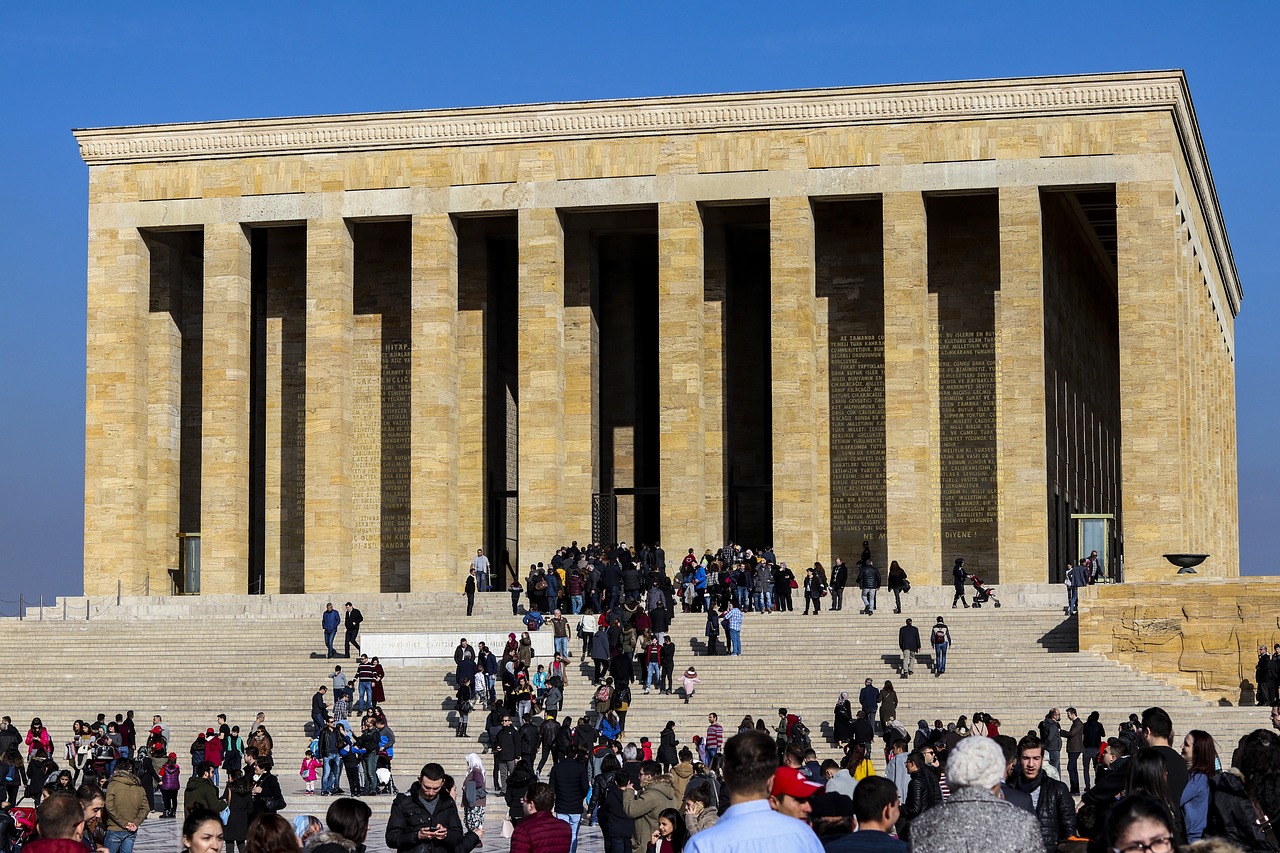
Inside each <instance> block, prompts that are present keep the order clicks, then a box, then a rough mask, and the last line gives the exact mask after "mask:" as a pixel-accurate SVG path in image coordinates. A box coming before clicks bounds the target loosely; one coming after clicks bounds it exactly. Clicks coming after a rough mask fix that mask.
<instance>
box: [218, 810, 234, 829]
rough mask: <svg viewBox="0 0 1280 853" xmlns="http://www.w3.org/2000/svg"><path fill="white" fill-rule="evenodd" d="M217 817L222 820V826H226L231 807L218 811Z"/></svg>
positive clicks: (229, 818) (229, 817)
mask: <svg viewBox="0 0 1280 853" xmlns="http://www.w3.org/2000/svg"><path fill="white" fill-rule="evenodd" d="M218 817H220V818H222V825H223V826H226V825H227V823H228V822H229V821H230V820H231V806H227V807H226V808H225V809H223V810H222V811H220V812H219V813H218Z"/></svg>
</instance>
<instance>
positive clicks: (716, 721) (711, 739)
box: [704, 714, 724, 764]
mask: <svg viewBox="0 0 1280 853" xmlns="http://www.w3.org/2000/svg"><path fill="white" fill-rule="evenodd" d="M707 723H708V725H707V739H706V741H705V742H704V746H705V747H706V750H707V763H708V764H710V763H711V759H713V758H715V757H716V754H717V753H719V752H720V748H721V747H723V746H724V726H722V725H720V717H719V716H718V715H717V714H707Z"/></svg>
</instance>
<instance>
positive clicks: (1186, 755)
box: [1178, 729, 1218, 842]
mask: <svg viewBox="0 0 1280 853" xmlns="http://www.w3.org/2000/svg"><path fill="white" fill-rule="evenodd" d="M1182 758H1183V760H1185V761H1186V762H1187V786H1186V787H1185V788H1183V789H1182V801H1181V802H1180V803H1179V804H1178V805H1179V806H1180V807H1181V809H1182V822H1183V825H1184V826H1185V827H1186V830H1187V841H1188V842H1191V841H1199V840H1200V838H1201V836H1203V835H1204V827H1205V824H1206V823H1207V822H1208V820H1209V798H1210V793H1209V780H1210V779H1211V778H1213V774H1214V773H1216V772H1218V768H1217V763H1218V749H1217V746H1216V745H1215V744H1214V742H1213V737H1212V736H1211V735H1210V734H1209V733H1208V732H1206V731H1201V730H1200V729H1192V730H1191V731H1189V732H1187V736H1186V737H1185V738H1184V739H1183V741H1182Z"/></svg>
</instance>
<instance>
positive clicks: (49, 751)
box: [27, 717, 53, 758]
mask: <svg viewBox="0 0 1280 853" xmlns="http://www.w3.org/2000/svg"><path fill="white" fill-rule="evenodd" d="M37 749H43V750H44V753H45V755H53V738H51V737H50V736H49V730H48V729H46V728H45V727H44V723H42V722H40V718H39V717H36V718H35V719H33V720H32V721H31V728H30V729H28V730H27V758H30V757H31V754H32V753H33V752H35V751H36V750H37Z"/></svg>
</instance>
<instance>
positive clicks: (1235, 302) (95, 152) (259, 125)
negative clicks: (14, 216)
mask: <svg viewBox="0 0 1280 853" xmlns="http://www.w3.org/2000/svg"><path fill="white" fill-rule="evenodd" d="M1151 110H1168V111H1170V112H1172V113H1173V115H1174V118H1175V124H1176V126H1177V129H1178V133H1179V137H1180V139H1181V142H1182V146H1183V151H1184V153H1185V155H1186V159H1187V162H1188V164H1189V166H1190V169H1191V172H1192V175H1193V176H1194V183H1195V192H1196V194H1197V197H1198V200H1199V201H1200V204H1201V208H1202V210H1204V212H1205V219H1206V221H1207V222H1208V223H1209V230H1210V232H1211V233H1210V239H1211V242H1212V243H1213V245H1214V249H1215V252H1216V254H1217V256H1218V260H1219V263H1220V264H1221V268H1222V269H1221V273H1222V279H1223V281H1224V282H1226V284H1227V287H1226V290H1227V294H1228V300H1229V301H1230V302H1231V308H1232V313H1233V314H1235V313H1238V311H1239V303H1240V297H1241V293H1240V285H1239V281H1238V278H1237V276H1236V271H1235V264H1234V260H1233V259H1232V256H1231V248H1230V245H1229V244H1228V242H1227V239H1226V229H1225V227H1224V226H1223V224H1222V218H1221V213H1220V211H1219V208H1218V204H1217V197H1216V193H1215V191H1214V188H1213V178H1212V174H1211V173H1210V171H1209V166H1208V160H1207V158H1206V157H1205V154H1204V146H1203V142H1202V140H1201V138H1200V131H1199V128H1198V126H1197V125H1196V120H1195V112H1194V110H1193V108H1192V106H1191V98H1190V94H1189V92H1188V90H1187V86H1186V79H1185V77H1184V75H1183V74H1182V72H1181V71H1155V72H1134V73H1121V74H1097V75H1079V76H1067V77H1028V78H1016V79H1008V80H976V81H961V82H949V83H928V84H908V85H896V86H874V87H859V88H841V89H807V90H797V91H786V92H755V93H744V94H729V95H692V96H679V97H664V98H639V99H632V100H614V101H582V102H572V103H552V104H521V105H514V106H503V107H476V108H466V109H445V110H423V111H415V112H392V113H365V114H356V115H333V116H308V117H298V118H274V119H247V120H239V121H218V122H193V123H183V124H160V125H142V126H137V127H105V128H90V129H82V130H77V131H75V136H76V141H77V142H78V143H79V145H80V155H81V157H83V158H84V161H85V162H86V163H88V164H89V165H91V166H97V165H109V164H117V163H165V162H174V161H183V160H208V159H227V158H239V157H256V156H281V155H299V154H324V153H342V152H353V151H383V150H403V149H414V148H437V147H447V146H464V145H494V144H502V143H515V142H520V143H529V142H555V141H565V140H584V139H615V138H620V137H636V136H659V135H680V134H689V133H726V132H734V131H745V130H788V129H794V130H804V129H812V128H822V127H841V126H850V125H873V124H887V123H902V122H928V121H961V120H969V119H999V118H1020V117H1029V116H1049V115H1088V114H1102V113H1117V112H1134V111H1151Z"/></svg>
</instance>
